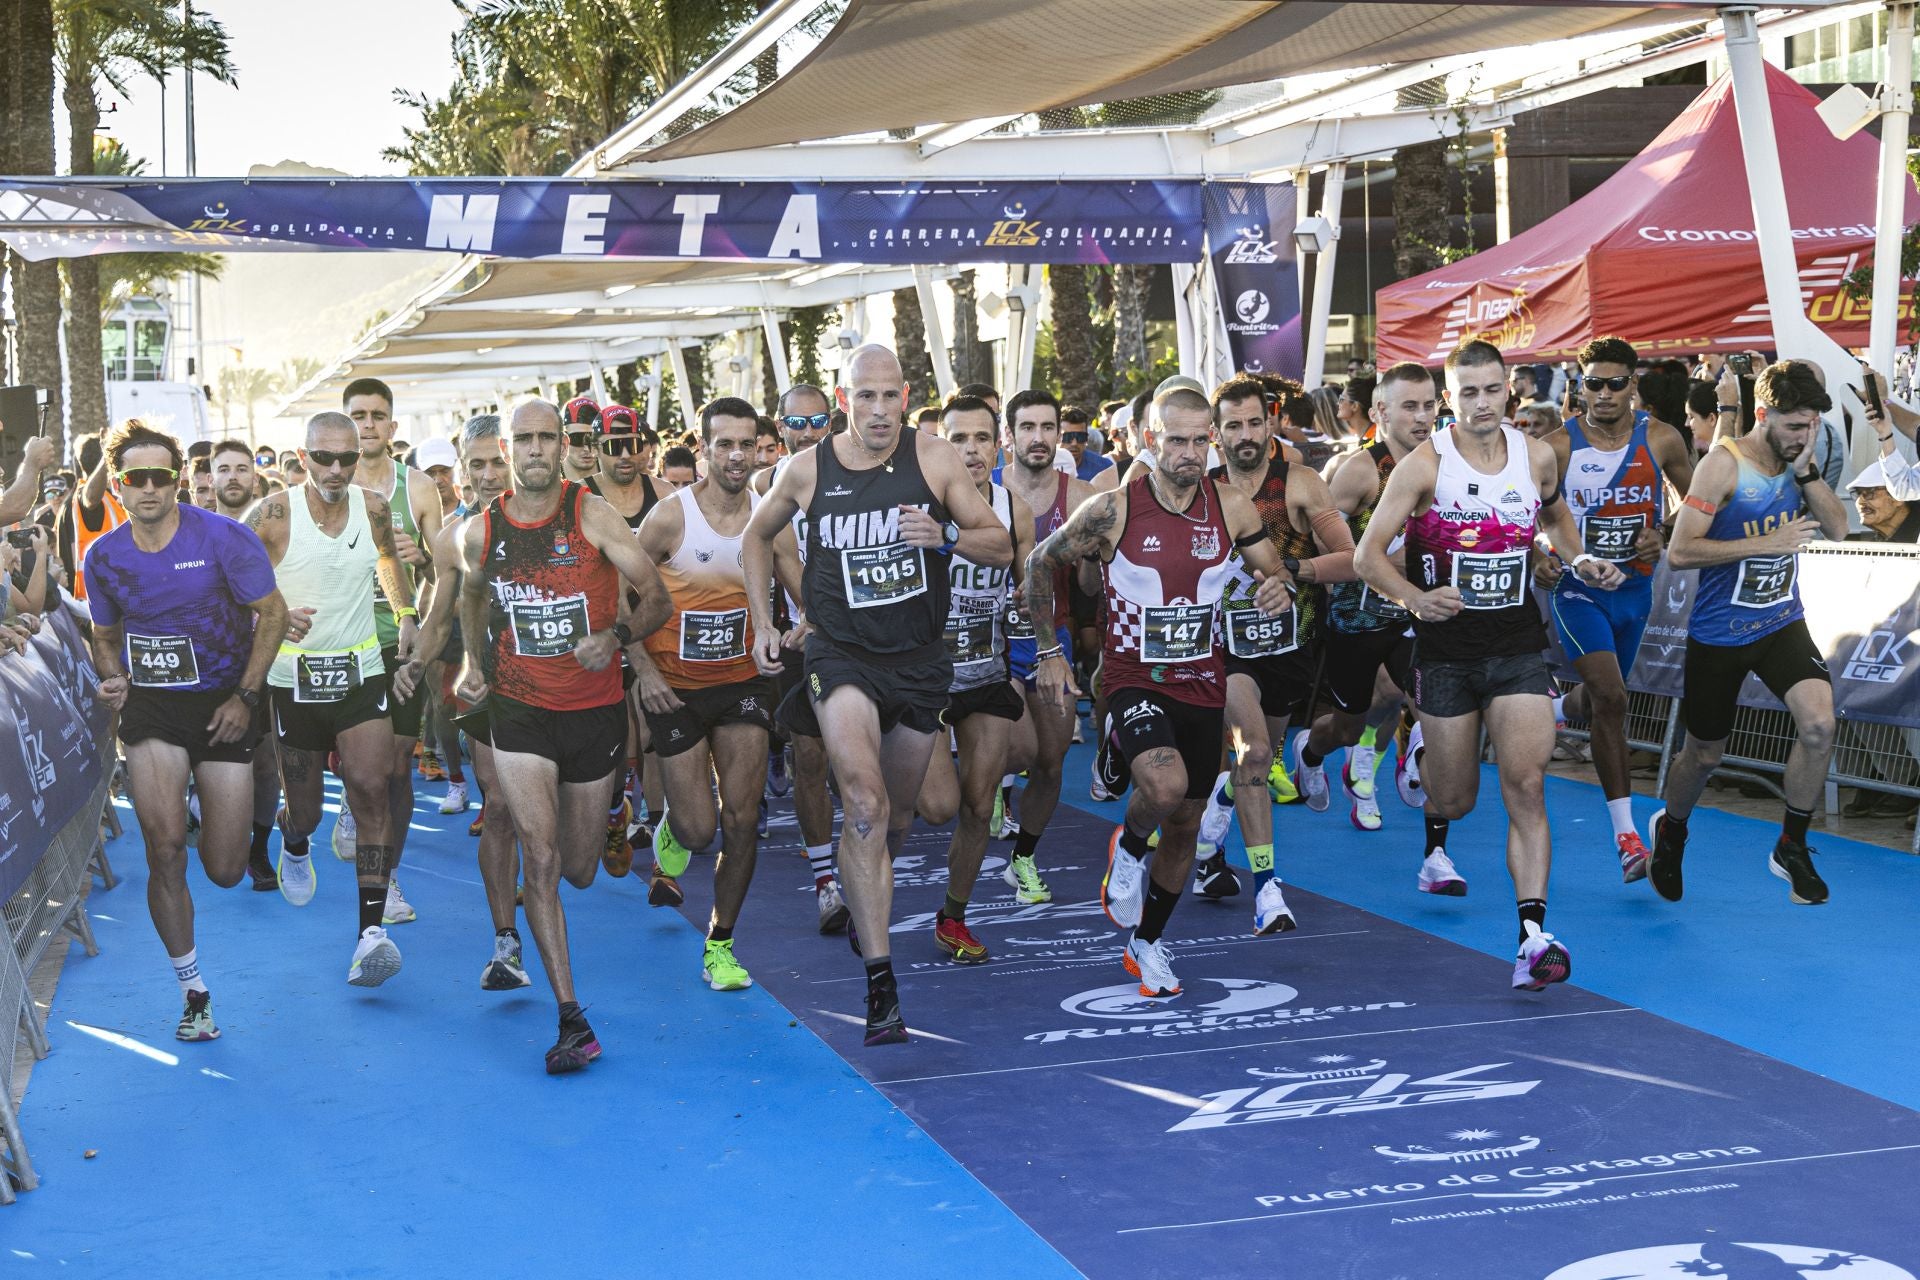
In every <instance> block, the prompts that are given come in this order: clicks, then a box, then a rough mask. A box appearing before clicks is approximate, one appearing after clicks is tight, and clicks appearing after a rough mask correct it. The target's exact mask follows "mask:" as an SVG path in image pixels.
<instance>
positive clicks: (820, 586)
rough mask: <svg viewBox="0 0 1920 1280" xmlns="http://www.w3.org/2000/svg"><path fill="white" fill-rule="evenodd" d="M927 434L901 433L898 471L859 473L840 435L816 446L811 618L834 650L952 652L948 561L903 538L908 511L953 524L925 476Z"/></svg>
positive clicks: (905, 660)
mask: <svg viewBox="0 0 1920 1280" xmlns="http://www.w3.org/2000/svg"><path fill="white" fill-rule="evenodd" d="M919 446H920V433H919V432H918V431H917V430H915V429H914V428H912V427H905V428H902V429H901V432H900V443H899V444H898V445H897V446H895V448H894V451H893V456H892V457H891V458H890V459H889V460H888V461H889V465H887V466H879V467H873V468H870V469H868V470H865V471H849V470H848V469H847V468H846V467H845V466H844V465H843V464H842V463H841V461H840V458H839V455H837V454H836V453H835V452H834V447H833V438H832V437H828V438H827V439H826V440H823V441H821V442H820V443H819V444H818V445H815V446H814V455H815V457H816V458H817V462H816V464H815V465H816V466H817V468H818V470H817V472H816V474H815V478H814V484H813V500H812V501H811V502H810V503H808V504H807V541H806V547H807V555H806V576H805V578H804V582H805V584H806V596H807V600H806V605H807V617H808V619H809V621H811V622H812V623H813V625H814V626H815V627H816V628H818V629H819V632H820V634H821V636H822V637H823V638H824V639H826V640H827V641H829V642H831V643H832V644H834V645H836V646H838V647H841V648H844V649H851V650H854V651H855V654H856V656H859V655H861V654H864V655H866V656H869V657H872V658H875V659H877V660H879V661H881V662H885V663H888V664H890V665H895V666H902V665H906V664H909V663H917V662H932V661H937V660H939V659H941V658H944V657H945V656H946V646H945V644H944V643H943V641H942V633H943V632H944V631H945V628H946V625H947V613H948V612H949V610H948V607H947V596H948V585H947V574H946V565H945V564H944V563H942V557H940V556H939V553H938V552H936V551H931V550H929V549H927V548H923V547H916V546H912V545H910V544H908V543H906V542H903V541H902V540H901V538H900V508H901V507H903V506H913V507H919V508H921V509H922V510H924V511H926V512H927V513H928V514H929V515H931V516H932V517H933V518H934V519H935V520H936V521H940V522H942V523H944V522H945V521H946V519H947V509H946V507H945V506H943V505H941V504H940V503H938V502H936V501H934V497H933V491H932V490H931V489H929V488H928V487H927V481H926V477H925V476H924V475H922V474H921V471H920V447H919Z"/></svg>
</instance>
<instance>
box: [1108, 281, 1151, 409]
mask: <svg viewBox="0 0 1920 1280" xmlns="http://www.w3.org/2000/svg"><path fill="white" fill-rule="evenodd" d="M1152 287H1153V268H1152V267H1151V266H1146V265H1138V266H1117V267H1115V268H1114V269H1113V378H1114V382H1115V384H1116V385H1117V384H1118V383H1119V382H1120V380H1121V379H1122V378H1124V377H1125V376H1126V373H1127V371H1128V370H1129V369H1138V370H1139V371H1140V372H1141V373H1143V374H1144V373H1145V372H1146V371H1147V369H1148V368H1149V367H1150V365H1149V362H1148V360H1147V291H1148V290H1149V289H1151V288H1152Z"/></svg>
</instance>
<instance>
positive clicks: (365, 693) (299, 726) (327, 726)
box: [272, 672, 392, 751]
mask: <svg viewBox="0 0 1920 1280" xmlns="http://www.w3.org/2000/svg"><path fill="white" fill-rule="evenodd" d="M272 693H273V728H274V733H275V734H276V735H277V736H278V737H279V739H280V745H281V746H283V747H287V748H290V749H291V750H294V751H331V750H333V749H334V745H335V743H336V742H337V741H338V739H339V737H340V735H341V734H343V733H345V732H346V731H347V730H348V729H351V728H353V727H354V726H355V725H361V724H365V723H366V722H367V721H369V720H388V719H390V717H391V714H392V713H391V710H390V709H389V707H388V700H389V694H388V691H387V676H386V673H385V672H381V673H380V674H379V675H377V676H370V677H368V678H367V679H365V680H362V681H361V682H360V684H359V685H358V687H356V688H354V689H351V690H349V691H348V693H347V696H346V697H344V698H342V699H340V701H338V702H295V701H294V700H293V690H291V689H282V688H280V687H279V686H278V685H274V686H272Z"/></svg>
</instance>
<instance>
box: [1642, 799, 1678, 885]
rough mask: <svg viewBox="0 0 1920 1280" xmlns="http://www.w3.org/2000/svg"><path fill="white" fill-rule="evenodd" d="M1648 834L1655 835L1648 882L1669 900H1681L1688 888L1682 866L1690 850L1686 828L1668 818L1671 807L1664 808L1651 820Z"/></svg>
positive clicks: (1648, 862)
mask: <svg viewBox="0 0 1920 1280" xmlns="http://www.w3.org/2000/svg"><path fill="white" fill-rule="evenodd" d="M1647 834H1648V835H1650V836H1652V837H1653V856H1652V857H1650V858H1648V859H1647V882H1648V883H1649V884H1651V885H1652V886H1653V891H1654V892H1655V893H1657V894H1659V895H1660V896H1661V897H1663V898H1665V899H1666V900H1667V901H1668V902H1678V901H1680V897H1681V895H1682V894H1684V893H1685V892H1686V884H1685V878H1684V876H1683V875H1682V873H1681V870H1680V860H1681V859H1682V858H1684V857H1685V856H1686V853H1687V833H1686V830H1685V828H1683V827H1680V826H1678V825H1676V824H1675V823H1672V822H1669V821H1667V811H1666V810H1665V809H1662V810H1660V812H1658V813H1656V814H1654V815H1653V818H1652V820H1650V821H1649V822H1648V823H1647Z"/></svg>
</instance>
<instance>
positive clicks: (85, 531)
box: [67, 489, 127, 600]
mask: <svg viewBox="0 0 1920 1280" xmlns="http://www.w3.org/2000/svg"><path fill="white" fill-rule="evenodd" d="M100 507H101V511H102V515H101V517H100V527H99V528H98V529H89V528H87V520H86V517H85V516H83V515H82V514H81V513H80V495H79V494H75V495H74V496H73V497H71V498H69V499H67V519H68V520H69V521H71V522H72V527H73V598H74V599H76V600H85V599H86V598H87V576H86V574H84V573H82V572H81V570H82V569H83V568H85V566H86V563H87V548H88V547H90V546H92V545H93V544H94V543H96V542H98V541H100V539H102V538H104V537H106V536H107V535H108V534H110V533H112V532H113V531H114V530H115V529H118V528H119V527H120V526H121V525H123V524H125V523H126V522H127V509H126V508H125V507H123V506H121V505H120V499H118V498H116V497H114V495H113V490H112V489H108V490H106V491H105V492H104V493H102V494H101V496H100Z"/></svg>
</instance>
